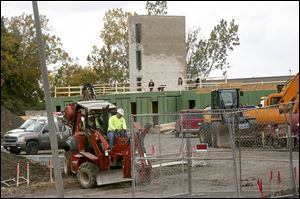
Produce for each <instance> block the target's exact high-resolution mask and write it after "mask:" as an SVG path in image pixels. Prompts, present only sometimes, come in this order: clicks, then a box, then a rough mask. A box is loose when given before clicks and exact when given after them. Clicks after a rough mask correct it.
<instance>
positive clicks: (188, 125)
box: [175, 109, 204, 137]
mask: <svg viewBox="0 0 300 199" xmlns="http://www.w3.org/2000/svg"><path fill="white" fill-rule="evenodd" d="M179 115H180V116H182V117H180V118H178V119H177V120H176V122H175V137H179V135H180V133H181V132H182V134H183V135H182V136H183V137H185V134H186V133H187V132H190V133H191V134H194V135H198V134H199V128H200V127H199V123H202V122H203V121H204V114H203V110H200V109H186V110H181V111H180V112H179Z"/></svg>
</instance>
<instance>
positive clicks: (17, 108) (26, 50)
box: [1, 14, 68, 114]
mask: <svg viewBox="0 0 300 199" xmlns="http://www.w3.org/2000/svg"><path fill="white" fill-rule="evenodd" d="M40 20H41V27H42V33H43V39H44V42H45V54H46V62H47V64H59V63H62V62H64V61H65V60H66V59H67V58H68V54H67V53H65V52H64V51H63V50H62V49H61V43H60V39H59V38H57V37H56V36H54V35H51V34H50V29H49V28H48V19H47V18H46V17H45V16H41V18H40ZM1 73H3V76H4V79H5V82H4V84H3V85H2V87H1V105H3V106H5V107H6V108H8V109H10V110H11V111H13V112H15V113H18V114H24V110H26V109H31V108H32V107H41V106H42V105H43V100H44V93H43V89H42V87H41V86H42V82H41V70H40V63H39V56H38V48H37V44H36V41H35V25H34V20H33V17H32V15H25V14H22V15H20V16H16V17H12V18H10V19H7V18H4V17H1ZM40 105H41V106H40Z"/></svg>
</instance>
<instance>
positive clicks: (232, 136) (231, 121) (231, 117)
mask: <svg viewBox="0 0 300 199" xmlns="http://www.w3.org/2000/svg"><path fill="white" fill-rule="evenodd" d="M237 125H238V124H237ZM228 131H229V135H230V140H231V151H232V158H233V174H234V178H233V181H234V191H235V197H236V198H239V197H240V194H239V186H238V179H237V167H236V160H235V124H234V114H231V115H229V117H228Z"/></svg>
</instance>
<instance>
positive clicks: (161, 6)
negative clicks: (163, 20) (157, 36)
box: [146, 1, 168, 15]
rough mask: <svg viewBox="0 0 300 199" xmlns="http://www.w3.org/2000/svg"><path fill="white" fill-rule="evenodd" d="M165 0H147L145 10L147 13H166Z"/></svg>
mask: <svg viewBox="0 0 300 199" xmlns="http://www.w3.org/2000/svg"><path fill="white" fill-rule="evenodd" d="M167 9H168V7H167V1H155V2H151V1H147V3H146V10H147V11H148V15H165V14H168V12H167V11H166V10H167Z"/></svg>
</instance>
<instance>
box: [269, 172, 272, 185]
mask: <svg viewBox="0 0 300 199" xmlns="http://www.w3.org/2000/svg"><path fill="white" fill-rule="evenodd" d="M272 179H273V171H272V170H271V171H270V175H269V184H270V183H271V181H272Z"/></svg>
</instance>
